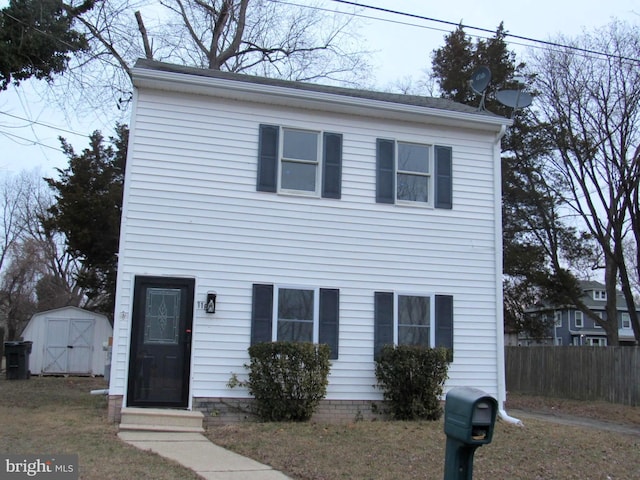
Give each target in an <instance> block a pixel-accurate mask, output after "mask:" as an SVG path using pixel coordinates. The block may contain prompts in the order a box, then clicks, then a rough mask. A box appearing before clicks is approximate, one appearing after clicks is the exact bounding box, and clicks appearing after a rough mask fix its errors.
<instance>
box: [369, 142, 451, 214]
mask: <svg viewBox="0 0 640 480" xmlns="http://www.w3.org/2000/svg"><path fill="white" fill-rule="evenodd" d="M452 174H453V168H452V150H451V148H450V147H443V146H439V145H427V144H420V143H411V142H402V141H395V140H387V139H382V138H379V139H378V140H377V143H376V202H378V203H404V204H413V205H426V206H433V207H435V208H452V206H453V198H452V196H453V189H452Z"/></svg>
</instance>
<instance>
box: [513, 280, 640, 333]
mask: <svg viewBox="0 0 640 480" xmlns="http://www.w3.org/2000/svg"><path fill="white" fill-rule="evenodd" d="M580 287H581V288H582V291H583V295H582V301H583V302H584V304H585V305H586V306H588V307H589V308H590V309H591V310H592V311H594V312H595V314H596V315H598V316H600V317H601V318H603V319H605V320H606V318H607V312H606V305H607V292H606V287H605V285H603V284H602V283H599V282H594V281H581V282H580ZM616 309H617V312H618V337H619V341H620V344H621V345H624V344H629V345H635V337H634V334H633V328H632V327H631V318H630V316H629V311H628V310H627V302H626V301H625V299H624V296H623V295H622V293H621V292H617V298H616ZM528 311H529V312H535V313H540V314H542V315H545V316H546V318H547V319H548V320H549V321H553V324H552V325H553V326H552V327H551V328H550V329H549V332H548V334H547V335H546V336H545V337H544V338H542V339H532V338H528V337H527V336H526V335H522V334H521V335H520V336H519V337H518V344H519V345H524V346H526V345H575V346H579V345H587V346H606V345H607V334H606V332H605V331H604V329H603V328H602V327H601V326H600V325H598V324H597V323H596V322H595V320H592V319H591V318H589V317H587V316H586V315H585V314H584V313H583V312H581V311H580V310H578V308H577V307H576V306H575V305H537V306H536V307H533V308H530V309H529V310H528Z"/></svg>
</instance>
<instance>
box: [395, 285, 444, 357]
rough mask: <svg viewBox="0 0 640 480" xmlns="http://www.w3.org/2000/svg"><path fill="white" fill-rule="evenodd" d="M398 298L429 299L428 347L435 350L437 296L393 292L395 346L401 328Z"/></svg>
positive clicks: (422, 293) (421, 293)
mask: <svg viewBox="0 0 640 480" xmlns="http://www.w3.org/2000/svg"><path fill="white" fill-rule="evenodd" d="M398 297H424V298H428V299H429V345H427V347H429V348H433V347H434V345H435V344H436V329H435V325H436V323H435V322H436V296H435V294H433V293H424V292H419V293H417V292H393V305H394V308H393V344H394V345H399V343H398V336H399V335H398V328H399V326H400V325H399V309H400V299H399V298H398ZM403 345H404V344H403Z"/></svg>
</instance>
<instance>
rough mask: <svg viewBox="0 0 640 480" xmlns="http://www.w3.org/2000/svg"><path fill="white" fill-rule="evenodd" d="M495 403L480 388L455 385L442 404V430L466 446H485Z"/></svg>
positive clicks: (489, 440)
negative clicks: (443, 404)
mask: <svg viewBox="0 0 640 480" xmlns="http://www.w3.org/2000/svg"><path fill="white" fill-rule="evenodd" d="M497 413H498V402H497V401H496V399H495V398H493V397H492V396H490V395H487V394H486V393H485V392H483V391H482V390H479V389H477V388H470V387H460V388H454V389H451V390H450V391H449V393H447V397H446V403H445V406H444V433H446V434H447V436H448V437H452V438H454V439H456V440H458V441H460V442H462V443H466V444H468V445H484V444H486V443H490V442H491V439H492V437H493V426H494V424H495V423H496V414H497Z"/></svg>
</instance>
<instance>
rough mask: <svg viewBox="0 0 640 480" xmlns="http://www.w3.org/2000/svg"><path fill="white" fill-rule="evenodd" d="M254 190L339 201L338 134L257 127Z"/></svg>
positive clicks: (339, 143) (340, 171)
mask: <svg viewBox="0 0 640 480" xmlns="http://www.w3.org/2000/svg"><path fill="white" fill-rule="evenodd" d="M257 189H258V190H259V191H263V192H279V193H292V194H298V195H307V196H316V197H319V196H322V197H324V198H340V196H341V192H342V135H341V134H339V133H330V132H318V131H314V130H303V129H298V128H289V127H280V126H277V125H260V136H259V141H258V172H257Z"/></svg>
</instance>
